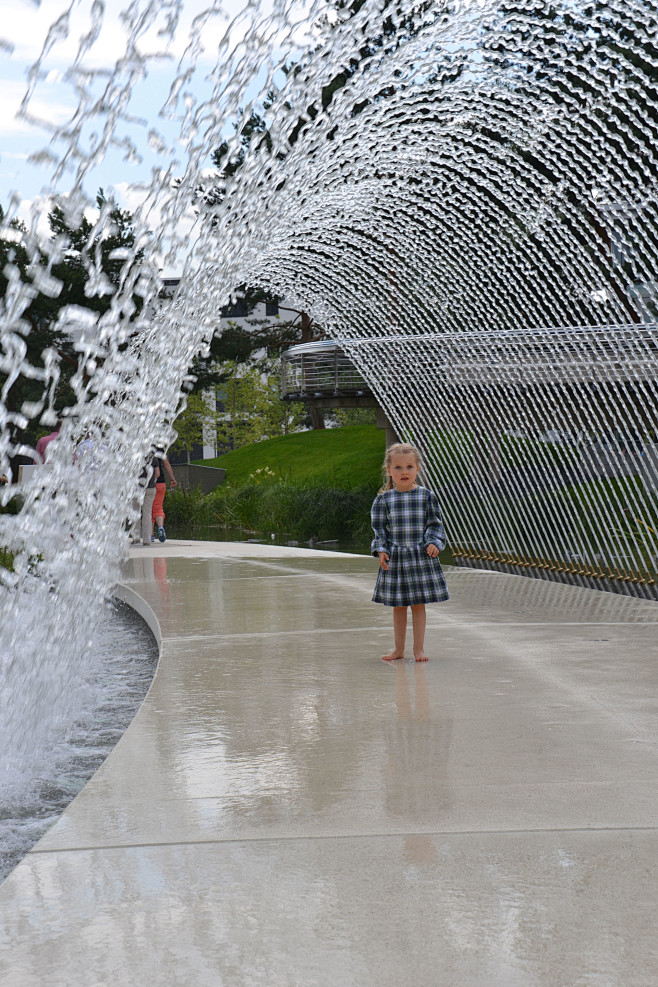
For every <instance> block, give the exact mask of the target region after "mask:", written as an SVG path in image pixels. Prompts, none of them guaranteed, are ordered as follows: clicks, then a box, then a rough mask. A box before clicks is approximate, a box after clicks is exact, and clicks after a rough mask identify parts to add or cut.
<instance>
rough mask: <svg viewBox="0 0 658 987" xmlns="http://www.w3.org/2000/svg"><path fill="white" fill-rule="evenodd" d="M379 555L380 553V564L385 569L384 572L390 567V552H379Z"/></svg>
mask: <svg viewBox="0 0 658 987" xmlns="http://www.w3.org/2000/svg"><path fill="white" fill-rule="evenodd" d="M378 555H379V564H380V566H381V567H382V569H383V570H384V572H386V570H387V569H388V559H389V555H388V552H378Z"/></svg>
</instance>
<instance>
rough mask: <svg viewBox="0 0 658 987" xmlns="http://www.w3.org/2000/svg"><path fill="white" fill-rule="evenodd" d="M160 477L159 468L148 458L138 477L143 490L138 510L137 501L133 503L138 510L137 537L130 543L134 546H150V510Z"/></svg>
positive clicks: (151, 526) (151, 529)
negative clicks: (138, 524)
mask: <svg viewBox="0 0 658 987" xmlns="http://www.w3.org/2000/svg"><path fill="white" fill-rule="evenodd" d="M159 475H160V467H159V466H156V465H155V460H153V459H152V457H151V456H149V459H148V462H147V463H146V466H145V467H144V469H143V470H142V472H141V473H140V476H139V485H140V487H143V489H144V496H143V498H142V503H141V508H139V501H137V502H136V503H135V505H134V506H135V508H139V509H140V526H139V537H136V536H133V538H132V542H133V544H134V545H139V544H142V545H148V546H149V547H150V545H151V532H152V531H153V521H152V520H151V517H152V514H151V512H152V510H153V501H154V500H155V483H156V480H157V478H158V476H159Z"/></svg>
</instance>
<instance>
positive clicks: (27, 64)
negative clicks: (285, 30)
mask: <svg viewBox="0 0 658 987" xmlns="http://www.w3.org/2000/svg"><path fill="white" fill-rule="evenodd" d="M277 2H279V0H260V3H259V2H258V0H255V2H252V3H249V2H247V3H245V0H222V3H221V7H220V4H219V3H218V2H217V0H184V2H183V4H182V5H180V4H179V0H157V2H156V0H152V2H151V0H140V2H139V5H138V10H139V11H140V12H141V14H142V15H144V14H148V13H149V11H150V9H151V8H152V13H153V16H152V18H151V21H150V22H149V23H147V26H146V29H145V30H144V31H142V33H141V35H140V39H139V41H138V43H137V49H136V52H135V54H136V56H137V57H138V58H139V59H141V60H142V61H141V64H142V65H143V66H144V67H145V71H141V70H140V69H139V67H136V65H135V59H134V58H133V59H131V60H126V59H125V55H126V45H127V39H128V38H129V37H130V31H129V30H128V28H127V26H126V23H125V17H124V16H123V12H124V10H125V9H126V8H128V7H129V2H128V0H105V4H104V16H102V17H99V14H100V12H101V11H102V9H103V4H102V3H100V2H99V0H41V2H40V3H35V2H33V0H0V66H1V70H0V203H1V204H2V205H3V207H4V208H5V210H6V209H7V207H8V205H9V204H10V202H11V200H12V197H15V198H17V199H19V200H20V205H19V206H18V210H17V212H18V215H19V216H20V217H21V218H23V219H25V220H27V219H28V217H29V216H30V214H31V210H32V208H33V204H35V203H37V204H38V203H42V202H43V200H44V197H47V196H48V195H49V193H50V192H52V189H53V175H54V173H55V171H56V169H57V167H58V165H61V163H62V159H63V158H65V157H66V151H67V148H68V147H69V136H70V133H73V134H74V136H75V139H76V141H77V146H78V147H79V148H80V149H81V155H82V156H81V158H80V160H81V161H84V159H85V158H87V156H88V155H89V154H91V152H92V150H93V149H94V148H97V147H98V145H99V140H100V138H101V136H102V133H103V128H104V126H105V123H106V121H107V119H108V115H109V114H111V112H112V109H113V108H116V107H117V106H118V104H119V102H120V101H121V99H122V96H121V93H120V92H119V90H118V89H117V88H114V89H112V81H113V80H112V75H111V72H112V70H113V69H114V68H115V66H116V65H117V63H119V68H120V72H119V78H120V79H123V81H124V82H125V81H126V80H128V79H130V85H129V91H130V100H129V103H128V105H127V106H122V108H121V109H122V116H123V118H122V119H120V120H119V122H118V124H117V125H116V126H115V128H114V136H115V138H116V139H118V141H119V142H121V146H120V147H117V146H114V147H109V148H108V149H107V150H106V151H105V152H104V153H103V154H102V155H100V154H98V158H99V160H98V161H97V163H95V164H94V166H93V167H91V168H88V169H87V166H86V165H85V166H84V167H85V169H87V170H86V174H85V177H84V182H83V187H84V189H85V191H86V193H87V194H88V195H89V196H91V197H93V196H94V194H95V192H96V190H97V189H98V188H100V187H103V188H104V189H106V191H107V190H111V189H113V190H114V194H115V196H116V198H117V199H118V201H119V203H120V204H121V205H123V206H125V207H127V208H130V209H134V208H135V207H136V205H137V204H138V203H139V202H140V201H142V200H143V198H144V192H143V191H142V190H140V188H139V186H140V185H144V184H145V183H146V184H148V183H150V181H151V179H152V177H153V174H154V169H155V170H156V171H159V172H160V173H161V174H163V173H166V172H167V171H169V172H170V174H171V175H172V176H174V175H176V174H179V175H180V174H181V173H182V172H183V170H184V167H185V163H186V161H187V158H188V156H187V151H186V150H185V143H186V141H190V142H192V144H195V143H196V144H197V145H199V146H201V145H202V144H203V142H204V140H205V141H206V143H207V141H208V137H207V134H208V132H209V130H210V129H211V128H214V130H213V133H214V135H215V136H216V137H217V140H216V141H215V143H214V144H213V146H217V144H218V143H219V141H220V139H221V136H222V134H224V135H226V134H229V133H231V132H232V126H231V124H230V122H229V119H234V116H233V117H232V118H230V115H226V106H227V105H228V103H229V102H230V101H231V100H233V102H234V103H235V99H236V94H237V93H239V92H240V88H241V87H242V90H241V91H242V97H241V100H240V101H241V102H242V103H244V102H248V101H249V100H250V99H254V98H255V97H256V95H257V94H258V93H259V91H260V89H261V88H262V86H263V85H264V84H265V82H266V81H267V72H266V70H263V71H259V67H258V53H256V54H255V55H254V53H252V55H251V62H249V59H248V58H246V59H245V57H244V52H242V51H241V49H240V44H241V42H242V40H243V39H244V37H245V34H246V32H247V29H248V27H249V25H250V24H252V23H253V21H254V19H259V20H260V21H261V25H262V26H261V28H260V44H261V45H262V49H263V51H268V52H271V53H273V57H274V58H275V59H276V58H277V57H278V56H277V54H276V52H277V48H278V44H279V38H280V37H281V32H280V28H279V27H277V24H276V22H275V21H273V20H270V21H269V22H268V21H262V17H263V15H267V14H268V13H270V12H271V9H272V6H273V4H274V3H277ZM294 4H295V5H294V7H293V9H295V10H296V11H298V13H297V14H296V16H297V18H298V24H297V27H296V29H295V30H296V35H295V33H294V31H293V36H294V37H296V40H297V42H298V43H299V45H300V47H303V46H304V44H305V42H307V41H308V38H305V37H304V35H305V33H307V31H308V29H307V27H306V26H305V25H308V23H309V19H308V12H309V6H308V4H306V5H305V0H299V2H298V0H294ZM176 8H180V10H182V14H181V17H180V20H179V23H178V26H177V28H176V30H175V32H174V33H173V35H172V34H171V32H170V31H169V29H168V25H169V23H170V18H171V15H172V14H173V13H174V12H175V11H176ZM199 26H200V27H201V30H200V31H199V32H198V37H197V44H196V46H195V47H194V48H193V49H191V48H190V47H189V46H190V34H191V30H192V29H193V27H199ZM94 32H95V35H94ZM277 32H278V33H277ZM85 37H87V38H88V39H89V42H88V44H87V47H86V51H85V52H84V54H83V56H82V57H81V58H78V61H77V64H76V56H77V55H78V51H79V48H80V43H81V39H84V38H85ZM218 52H220V53H221V57H220V59H219V62H218ZM39 59H40V62H39V65H38V70H37V71H35V70H34V68H33V66H34V65H35V63H36V62H37V60H39ZM122 59H123V60H124V61H123V64H122V63H121V60H122ZM261 60H262V56H261ZM181 67H182V68H184V69H185V71H186V73H187V75H186V79H185V82H184V84H183V86H182V87H181V88H180V90H179V91H178V93H177V98H176V100H175V101H174V104H172V105H171V106H170V109H169V116H166V115H163V114H162V113H161V112H160V111H161V109H162V107H163V106H164V104H165V102H166V101H167V99H168V97H169V96H170V89H171V86H172V82H173V81H174V80H175V79H176V76H177V74H178V73H179V72H180V69H181ZM73 70H75V72H74V71H73ZM30 73H31V74H30ZM250 79H251V81H249V80H250ZM115 81H116V76H115ZM30 84H33V88H32V91H31V96H30V100H29V105H28V112H29V114H30V119H25V118H24V117H21V116H20V115H18V113H19V110H20V108H21V103H22V101H23V99H24V97H25V94H26V90H27V88H28V85H30ZM213 93H214V94H215V97H214V98H213V99H212V100H210V97H211V96H212V95H213ZM208 100H210V103H209V104H208V106H207V108H206V110H205V111H204V115H203V118H202V120H201V121H200V123H201V126H199V123H197V124H196V129H197V130H198V131H199V133H198V135H197V133H196V132H195V128H194V126H191V125H190V121H191V120H192V119H193V117H194V114H195V111H197V110H198V108H199V107H200V106H203V104H204V103H206V101H208ZM222 101H223V103H224V106H223V105H222ZM79 103H81V105H82V104H84V106H85V112H84V113H83V114H82V115H78V116H77V117H76V115H75V114H76V110H77V108H78V105H79ZM213 114H214V117H215V118H214V119H213ZM127 116H129V117H130V118H131V119H130V120H128V119H126V117H127ZM67 131H68V136H66V138H64V137H63V132H67ZM202 131H203V132H202ZM182 134H183V136H181V135H182ZM211 143H212V141H211ZM208 150H211V148H210V146H208ZM203 164H205V165H206V166H207V167H208V169H209V170H210V168H211V159H210V154H209V153H208V154H207V155H206V157H205V161H202V165H203ZM78 168H79V161H78V162H76V161H75V159H73V158H69V160H67V161H65V162H64V168H63V172H62V174H61V175H60V176H59V177H58V180H57V182H56V187H57V188H58V189H60V190H62V191H66V190H67V187H70V186H71V184H72V183H73V181H74V179H75V176H76V171H77V169H78ZM156 221H157V217H156ZM38 229H39V230H40V231H41V232H42V233H44V234H46V233H47V222H46V219H45V211H44V213H43V215H42V216H40V218H39V224H38ZM172 273H175V272H171V271H166V272H165V276H166V275H170V276H171V274H172Z"/></svg>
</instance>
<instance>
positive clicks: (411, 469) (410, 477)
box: [386, 453, 418, 491]
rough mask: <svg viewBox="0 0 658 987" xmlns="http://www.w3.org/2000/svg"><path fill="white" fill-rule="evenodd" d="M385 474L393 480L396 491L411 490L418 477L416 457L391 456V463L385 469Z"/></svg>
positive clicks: (399, 454)
mask: <svg viewBox="0 0 658 987" xmlns="http://www.w3.org/2000/svg"><path fill="white" fill-rule="evenodd" d="M386 472H387V473H388V475H389V476H390V477H391V479H392V480H393V483H394V484H395V489H396V490H401V491H404V490H411V489H412V488H413V487H414V486H415V484H416V477H417V476H418V463H417V462H416V457H415V456H410V455H403V454H401V453H398V454H397V455H395V456H391V462H390V465H389V466H387V467H386Z"/></svg>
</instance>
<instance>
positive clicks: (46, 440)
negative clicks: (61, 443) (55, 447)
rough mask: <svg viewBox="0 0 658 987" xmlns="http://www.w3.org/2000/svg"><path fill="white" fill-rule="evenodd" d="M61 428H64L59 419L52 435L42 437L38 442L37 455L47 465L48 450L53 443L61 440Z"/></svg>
mask: <svg viewBox="0 0 658 987" xmlns="http://www.w3.org/2000/svg"><path fill="white" fill-rule="evenodd" d="M61 427H62V422H61V420H60V419H59V418H58V419H57V421H56V422H55V428H54V429H53V431H52V432H51V433H50V435H42V436H41V438H40V439H39V441H38V442H37V455H38V456H40V457H41V462H42V463H45V461H46V448H47V447H48V446H49V445H50V443H51V442H55V441H56V440H57V439H58V438H59V432H60V429H61Z"/></svg>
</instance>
